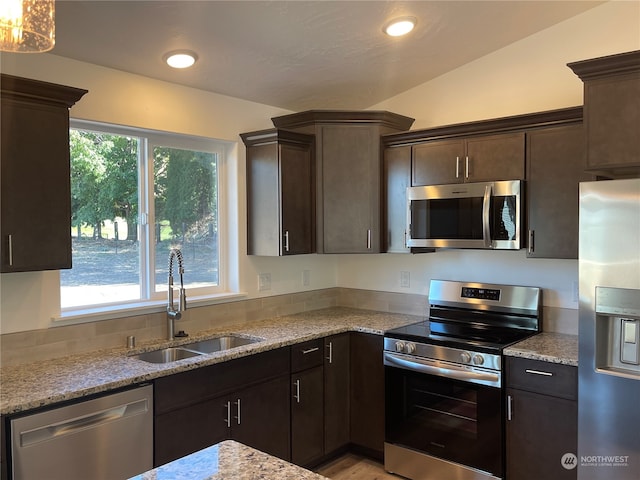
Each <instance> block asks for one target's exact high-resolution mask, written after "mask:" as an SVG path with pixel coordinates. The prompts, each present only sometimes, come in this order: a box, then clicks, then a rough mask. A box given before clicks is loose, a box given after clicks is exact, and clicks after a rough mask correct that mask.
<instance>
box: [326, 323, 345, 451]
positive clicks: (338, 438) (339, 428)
mask: <svg viewBox="0 0 640 480" xmlns="http://www.w3.org/2000/svg"><path fill="white" fill-rule="evenodd" d="M324 345H325V349H324V351H325V360H324V453H325V454H330V453H331V452H334V451H336V450H338V449H339V448H342V447H345V446H347V445H348V444H349V378H350V372H349V366H350V357H349V356H350V348H349V333H342V334H340V335H332V336H331V337H327V338H325V340H324Z"/></svg>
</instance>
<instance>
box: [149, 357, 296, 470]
mask: <svg viewBox="0 0 640 480" xmlns="http://www.w3.org/2000/svg"><path fill="white" fill-rule="evenodd" d="M289 372H290V359H289V349H288V348H282V349H278V350H271V351H269V352H264V353H260V354H256V355H252V356H249V357H243V358H239V359H236V360H231V361H228V362H224V363H221V364H216V365H211V366H207V367H202V368H198V369H196V370H190V371H188V372H183V373H178V374H175V375H171V376H168V377H163V378H159V379H157V380H156V381H155V421H154V432H155V434H154V465H155V466H158V465H162V464H164V463H167V462H170V461H172V460H175V459H177V458H180V457H182V456H184V455H187V454H189V453H193V452H195V451H197V450H200V449H202V448H204V447H207V446H209V445H212V444H214V443H217V442H219V441H222V440H226V439H234V440H238V441H240V442H242V443H245V444H246V445H249V446H251V447H254V448H257V449H259V450H262V451H264V452H266V453H269V454H271V455H274V456H277V457H279V458H282V459H284V460H289V458H290V443H289V441H290V425H289V411H290V403H289V393H290V388H289Z"/></svg>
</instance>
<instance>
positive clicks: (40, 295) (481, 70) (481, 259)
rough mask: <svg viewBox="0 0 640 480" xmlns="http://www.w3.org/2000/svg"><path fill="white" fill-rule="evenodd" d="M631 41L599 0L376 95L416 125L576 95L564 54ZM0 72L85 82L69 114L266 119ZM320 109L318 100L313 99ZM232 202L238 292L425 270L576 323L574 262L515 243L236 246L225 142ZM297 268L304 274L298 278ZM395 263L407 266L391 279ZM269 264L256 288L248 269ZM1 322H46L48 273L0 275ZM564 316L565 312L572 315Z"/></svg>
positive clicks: (116, 80) (635, 20)
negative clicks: (382, 251)
mask: <svg viewBox="0 0 640 480" xmlns="http://www.w3.org/2000/svg"><path fill="white" fill-rule="evenodd" d="M636 49H640V3H639V2H637V1H634V2H617V1H616V2H609V3H607V4H604V5H602V6H600V7H596V8H594V9H592V10H589V11H587V12H586V13H584V14H582V15H579V16H577V17H574V18H572V19H569V20H567V21H565V22H562V23H560V24H558V25H556V26H553V27H551V28H549V29H547V30H545V31H543V32H540V33H538V34H535V35H532V36H530V37H528V38H526V39H524V40H522V41H520V42H517V43H515V44H513V45H510V46H508V47H506V48H503V49H501V50H499V51H497V52H494V53H492V54H490V55H487V56H485V57H483V58H481V59H478V60H477V61H475V62H472V63H470V64H468V65H465V66H463V67H461V68H459V69H457V70H455V71H453V72H450V73H448V74H446V75H443V76H442V77H439V78H437V79H434V80H433V81H430V82H428V83H425V84H424V85H421V86H419V87H416V88H414V89H412V90H410V91H408V92H405V93H403V94H401V95H398V96H396V97H393V98H391V99H389V100H388V101H385V102H383V103H381V104H378V105H375V106H373V107H372V108H374V109H387V110H391V111H395V112H397V113H401V114H405V115H408V116H412V117H414V118H416V123H415V125H414V127H415V128H426V127H429V126H434V125H444V124H450V123H458V122H463V121H470V120H475V119H484V118H493V117H499V116H504V115H512V114H520V113H527V112H533V111H542V110H547V109H554V108H561V107H566V106H573V105H578V104H580V103H581V101H582V85H581V83H580V81H579V80H578V79H577V77H575V75H573V73H572V72H571V71H570V70H569V69H568V68H567V67H566V66H565V64H566V63H568V62H571V61H575V60H581V59H586V58H592V57H596V56H601V55H605V54H613V53H619V52H623V51H629V50H636ZM0 68H1V69H2V71H3V72H5V73H11V74H15V75H21V76H25V77H31V78H37V79H42V80H47V81H52V82H57V83H62V84H67V85H72V86H77V87H81V88H87V89H88V90H90V93H89V94H88V95H87V96H86V97H85V98H83V99H82V100H81V101H80V102H79V103H78V105H77V106H75V107H73V109H72V112H71V114H72V116H73V117H76V118H82V119H89V120H99V121H105V122H112V123H118V124H123V125H129V126H139V127H144V128H151V129H158V130H167V131H174V132H180V133H188V134H193V135H201V136H207V137H213V138H218V139H224V140H230V141H233V142H237V141H239V138H238V134H239V133H241V132H244V131H250V130H256V129H261V128H268V127H270V126H271V125H270V121H269V118H270V117H272V116H274V115H279V114H283V113H288V112H284V111H282V110H280V109H278V108H275V107H270V106H267V105H260V104H256V103H252V102H246V101H242V100H238V99H233V98H229V97H224V96H221V95H215V94H211V93H206V92H202V91H197V90H193V89H189V88H185V87H180V86H177V85H173V84H169V83H166V82H159V81H155V80H151V79H148V78H146V77H141V76H136V75H130V74H126V73H123V72H119V71H114V70H110V69H105V68H102V67H97V66H94V65H90V64H86V63H82V62H76V61H72V60H68V59H64V58H61V57H57V56H55V55H48V54H45V55H12V54H3V55H2V56H0ZM318 108H321V106H318ZM234 161H235V162H236V164H235V171H234V172H233V173H234V175H235V177H234V181H233V183H234V186H233V188H235V189H236V190H235V198H236V199H237V203H236V204H235V205H234V206H233V208H236V209H237V212H238V219H239V220H238V224H237V226H236V235H237V243H236V246H237V248H238V251H239V252H240V255H239V258H240V261H239V262H240V265H239V277H238V278H237V285H238V287H239V290H241V291H243V292H246V293H247V298H257V297H263V296H270V295H282V294H288V293H293V292H298V291H302V290H315V289H324V288H330V287H336V286H337V287H347V288H355V289H364V290H372V291H376V290H377V291H390V292H399V293H406V294H418V295H421V294H422V295H423V294H425V293H426V289H427V286H428V281H429V279H431V278H456V279H459V280H482V281H489V282H505V283H506V282H508V283H520V284H529V285H537V286H541V287H543V288H544V289H545V291H544V303H545V305H547V306H551V307H554V308H555V307H558V308H559V309H560V310H562V311H565V312H568V316H569V317H571V320H572V321H576V322H577V315H575V309H577V301H576V294H575V285H576V282H577V262H576V261H569V260H566V261H553V260H527V259H526V258H525V255H524V253H523V252H470V251H455V252H437V253H435V254H428V255H419V256H412V255H364V256H363V255H359V256H357V255H332V256H322V255H304V256H300V257H295V258H293V257H288V258H275V259H274V258H264V257H247V256H246V255H244V253H243V252H244V251H245V246H246V245H245V237H246V231H245V226H244V224H245V219H246V211H245V205H244V195H245V192H244V167H243V164H244V149H243V148H242V147H241V144H240V146H239V147H238V148H236V149H235V151H234ZM303 270H310V271H311V285H310V286H309V287H302V282H301V277H302V271H303ZM400 271H408V272H410V276H411V285H410V287H409V288H401V287H400V286H399V279H400ZM260 272H269V273H271V274H272V290H271V291H269V292H258V291H257V288H256V285H257V280H256V276H257V273H260ZM0 295H1V297H2V298H1V299H2V305H1V317H0V333H11V332H23V331H29V330H38V329H46V328H49V327H50V326H52V322H51V317H52V316H53V315H55V314H56V313H57V309H58V306H57V305H58V274H57V273H56V272H44V273H24V274H4V275H0ZM574 317H575V318H574Z"/></svg>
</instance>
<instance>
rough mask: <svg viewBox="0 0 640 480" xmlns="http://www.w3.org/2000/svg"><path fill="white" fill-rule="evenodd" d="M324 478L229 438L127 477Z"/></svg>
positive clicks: (207, 479)
mask: <svg viewBox="0 0 640 480" xmlns="http://www.w3.org/2000/svg"><path fill="white" fill-rule="evenodd" d="M177 478H179V479H181V480H230V479H234V480H327V478H326V477H323V476H321V475H318V474H316V473H313V472H310V471H309V470H305V469H304V468H302V467H298V466H296V465H293V464H291V463H289V462H286V461H284V460H281V459H279V458H276V457H272V456H271V455H267V454H266V453H264V452H261V451H259V450H255V449H253V448H251V447H247V446H246V445H243V444H242V443H238V442H235V441H233V440H225V441H224V442H220V443H218V444H215V445H213V446H211V447H207V448H204V449H202V450H200V451H198V452H195V453H192V454H191V455H187V456H185V457H182V458H179V459H178V460H174V461H173V462H170V463H167V464H165V465H162V466H160V467H157V468H154V469H153V470H149V471H148V472H145V473H142V474H140V475H136V476H135V477H132V478H131V479H130V480H175V479H177Z"/></svg>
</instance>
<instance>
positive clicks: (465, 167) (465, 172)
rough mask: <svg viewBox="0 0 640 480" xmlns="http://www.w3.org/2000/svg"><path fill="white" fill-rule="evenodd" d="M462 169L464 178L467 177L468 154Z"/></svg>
mask: <svg viewBox="0 0 640 480" xmlns="http://www.w3.org/2000/svg"><path fill="white" fill-rule="evenodd" d="M464 170H465V171H464V178H469V156H466V157H465V162H464Z"/></svg>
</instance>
